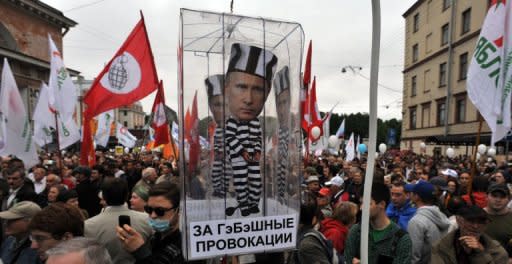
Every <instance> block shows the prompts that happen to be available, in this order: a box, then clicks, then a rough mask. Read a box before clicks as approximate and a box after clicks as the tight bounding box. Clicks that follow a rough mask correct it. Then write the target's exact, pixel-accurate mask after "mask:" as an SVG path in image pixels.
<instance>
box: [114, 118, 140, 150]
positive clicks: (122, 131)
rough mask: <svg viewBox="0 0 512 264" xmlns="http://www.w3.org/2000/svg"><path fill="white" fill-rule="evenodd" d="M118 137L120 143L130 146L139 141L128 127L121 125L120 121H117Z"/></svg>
mask: <svg viewBox="0 0 512 264" xmlns="http://www.w3.org/2000/svg"><path fill="white" fill-rule="evenodd" d="M116 137H117V141H118V142H119V144H121V145H123V146H125V147H128V148H133V147H134V146H135V143H136V142H137V138H136V137H135V136H134V135H132V134H131V133H130V132H129V131H128V128H126V127H125V126H123V125H121V123H119V122H118V123H116Z"/></svg>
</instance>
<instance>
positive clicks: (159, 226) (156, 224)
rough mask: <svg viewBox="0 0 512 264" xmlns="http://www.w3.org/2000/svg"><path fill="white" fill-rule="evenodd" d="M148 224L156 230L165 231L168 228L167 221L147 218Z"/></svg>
mask: <svg viewBox="0 0 512 264" xmlns="http://www.w3.org/2000/svg"><path fill="white" fill-rule="evenodd" d="M149 226H151V228H153V230H155V231H156V232H165V231H167V230H169V221H167V220H160V219H153V218H149Z"/></svg>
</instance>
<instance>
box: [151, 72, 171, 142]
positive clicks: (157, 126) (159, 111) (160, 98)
mask: <svg viewBox="0 0 512 264" xmlns="http://www.w3.org/2000/svg"><path fill="white" fill-rule="evenodd" d="M164 106H165V96H164V86H163V83H162V81H160V85H159V86H158V90H157V92H156V96H155V102H154V103H153V108H152V109H153V110H152V112H153V121H152V122H151V127H152V128H153V129H154V130H155V146H160V145H162V144H167V143H169V122H167V117H166V116H165V108H164Z"/></svg>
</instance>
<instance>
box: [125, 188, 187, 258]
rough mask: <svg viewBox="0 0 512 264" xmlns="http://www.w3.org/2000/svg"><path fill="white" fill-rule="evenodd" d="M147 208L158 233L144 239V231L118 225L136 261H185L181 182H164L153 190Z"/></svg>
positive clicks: (150, 223)
mask: <svg viewBox="0 0 512 264" xmlns="http://www.w3.org/2000/svg"><path fill="white" fill-rule="evenodd" d="M148 196H149V199H148V202H147V204H146V206H144V210H145V211H146V213H148V215H149V220H148V221H149V225H150V226H151V227H152V228H153V230H154V231H155V234H154V235H153V236H152V237H151V239H149V240H148V241H147V242H146V243H144V239H143V238H142V236H141V235H140V233H139V232H138V231H137V230H135V229H133V228H132V227H130V226H129V225H123V227H117V236H118V237H119V239H120V240H121V244H122V245H123V247H124V248H125V249H126V250H127V251H128V252H130V253H131V254H132V255H133V256H134V257H135V259H136V263H145V264H151V263H183V262H184V260H183V255H182V253H181V233H180V230H179V229H178V222H179V205H180V191H179V188H178V186H177V185H175V184H171V183H168V182H162V183H159V184H157V185H155V186H153V187H152V188H151V189H150V190H149V194H148Z"/></svg>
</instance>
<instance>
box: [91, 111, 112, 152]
mask: <svg viewBox="0 0 512 264" xmlns="http://www.w3.org/2000/svg"><path fill="white" fill-rule="evenodd" d="M113 122H114V110H110V111H107V112H103V113H101V114H100V115H99V116H98V128H97V129H96V134H95V135H94V141H95V142H96V145H98V146H103V147H106V146H107V144H108V139H109V138H110V129H111V128H112V123H113Z"/></svg>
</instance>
